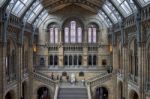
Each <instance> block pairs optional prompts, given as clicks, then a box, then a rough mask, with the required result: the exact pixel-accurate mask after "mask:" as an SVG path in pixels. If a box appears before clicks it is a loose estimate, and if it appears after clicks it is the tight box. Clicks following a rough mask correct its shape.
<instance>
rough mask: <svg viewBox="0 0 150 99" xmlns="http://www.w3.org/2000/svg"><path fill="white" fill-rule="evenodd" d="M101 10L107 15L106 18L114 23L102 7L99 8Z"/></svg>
mask: <svg viewBox="0 0 150 99" xmlns="http://www.w3.org/2000/svg"><path fill="white" fill-rule="evenodd" d="M101 10H102V12H104V14H105V15H106V16H107V18H108V19H109V20H110V22H111V23H112V24H114V22H113V21H112V19H111V18H110V16H109V15H108V14H107V13H106V12H105V10H103V8H102V9H101Z"/></svg>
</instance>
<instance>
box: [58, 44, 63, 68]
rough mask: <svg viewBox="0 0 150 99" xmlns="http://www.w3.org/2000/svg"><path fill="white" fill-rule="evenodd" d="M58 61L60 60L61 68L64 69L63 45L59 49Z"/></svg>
mask: <svg viewBox="0 0 150 99" xmlns="http://www.w3.org/2000/svg"><path fill="white" fill-rule="evenodd" d="M58 50H59V51H58V57H59V58H58V60H59V62H58V63H59V66H60V67H63V66H64V49H63V45H61V46H60V47H59V48H58Z"/></svg>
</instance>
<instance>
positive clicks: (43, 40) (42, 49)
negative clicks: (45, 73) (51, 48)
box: [38, 28, 49, 67]
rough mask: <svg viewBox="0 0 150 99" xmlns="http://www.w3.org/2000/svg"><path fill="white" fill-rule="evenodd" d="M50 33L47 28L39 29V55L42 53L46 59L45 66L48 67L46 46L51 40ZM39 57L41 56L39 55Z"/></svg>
mask: <svg viewBox="0 0 150 99" xmlns="http://www.w3.org/2000/svg"><path fill="white" fill-rule="evenodd" d="M47 34H48V33H47V32H46V31H45V29H42V28H40V29H39V39H38V45H39V46H38V55H41V56H42V57H44V59H45V66H46V67H48V48H47V47H46V46H45V44H46V43H48V42H49V37H48V35H47ZM38 58H40V57H39V56H38Z"/></svg>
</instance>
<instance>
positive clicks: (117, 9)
mask: <svg viewBox="0 0 150 99" xmlns="http://www.w3.org/2000/svg"><path fill="white" fill-rule="evenodd" d="M108 1H109V2H110V3H111V4H112V5H113V7H114V8H115V10H116V11H117V12H118V13H119V15H120V16H121V18H122V19H124V18H125V17H124V16H123V14H122V13H121V11H120V10H119V8H118V7H117V6H116V5H115V4H114V2H112V0H108Z"/></svg>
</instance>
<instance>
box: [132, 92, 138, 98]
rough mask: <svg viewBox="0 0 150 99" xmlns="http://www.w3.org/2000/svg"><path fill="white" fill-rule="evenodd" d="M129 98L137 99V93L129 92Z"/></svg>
mask: <svg viewBox="0 0 150 99" xmlns="http://www.w3.org/2000/svg"><path fill="white" fill-rule="evenodd" d="M130 99H139V96H138V94H137V93H136V92H135V91H133V92H132V93H131V97H130Z"/></svg>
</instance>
